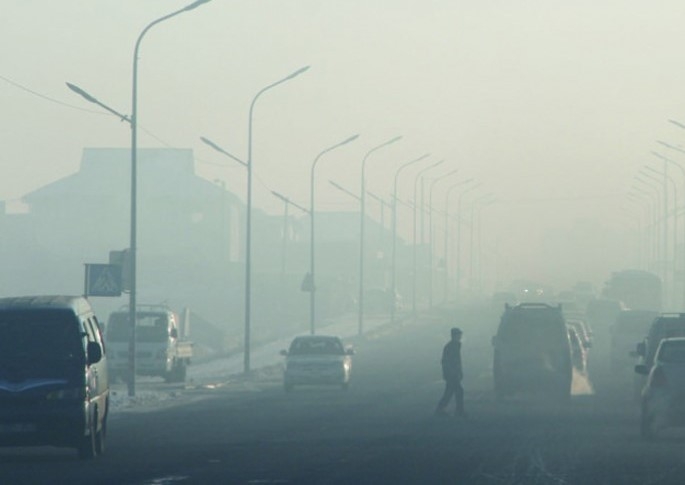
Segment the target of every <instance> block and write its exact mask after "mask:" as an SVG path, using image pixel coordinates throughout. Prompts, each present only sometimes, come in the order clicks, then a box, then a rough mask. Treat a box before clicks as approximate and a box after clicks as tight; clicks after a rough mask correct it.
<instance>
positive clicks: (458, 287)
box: [456, 183, 483, 304]
mask: <svg viewBox="0 0 685 485" xmlns="http://www.w3.org/2000/svg"><path fill="white" fill-rule="evenodd" d="M481 185H483V184H482V183H479V184H476V185H473V186H471V187H469V188H468V189H466V190H464V191H463V192H461V193H460V194H459V198H458V199H457V272H456V277H457V304H460V303H461V302H460V301H459V296H460V293H461V220H462V219H461V207H462V205H461V200H462V198H463V197H464V196H465V195H466V194H468V193H469V192H472V191H474V190H476V189H477V188H479V187H480V186H481Z"/></svg>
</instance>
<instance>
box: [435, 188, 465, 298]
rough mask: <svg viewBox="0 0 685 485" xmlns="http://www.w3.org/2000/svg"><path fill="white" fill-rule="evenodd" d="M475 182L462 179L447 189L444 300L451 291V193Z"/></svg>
mask: <svg viewBox="0 0 685 485" xmlns="http://www.w3.org/2000/svg"><path fill="white" fill-rule="evenodd" d="M471 182H473V179H472V178H470V179H466V180H462V181H461V182H457V183H456V184H454V185H452V186H451V187H450V188H449V189H447V194H445V247H444V248H443V251H444V253H443V257H442V258H443V261H444V262H445V274H444V282H443V302H445V303H446V302H447V295H448V293H449V291H448V284H447V283H448V274H449V264H448V262H447V261H448V260H447V257H448V255H449V251H448V249H449V232H450V231H449V212H450V210H449V207H450V195H451V194H452V192H454V190H455V189H458V188H459V187H462V186H464V185H466V184H470V183H471Z"/></svg>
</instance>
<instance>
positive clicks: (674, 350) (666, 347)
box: [657, 342, 685, 364]
mask: <svg viewBox="0 0 685 485" xmlns="http://www.w3.org/2000/svg"><path fill="white" fill-rule="evenodd" d="M657 360H658V361H659V362H663V363H665V364H685V342H664V343H662V344H661V348H660V349H659V354H658V355H657Z"/></svg>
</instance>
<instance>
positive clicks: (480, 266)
mask: <svg viewBox="0 0 685 485" xmlns="http://www.w3.org/2000/svg"><path fill="white" fill-rule="evenodd" d="M495 201H496V200H495V199H494V198H490V199H488V200H486V201H484V202H483V203H482V204H481V205H480V207H478V211H477V213H476V227H477V228H478V246H477V247H478V254H477V256H476V258H477V259H476V262H477V264H478V278H477V280H476V281H477V288H478V292H479V293H481V292H482V289H483V258H482V256H483V238H482V225H483V224H482V211H483V208H484V207H485V206H488V205H491V204H494V203H495Z"/></svg>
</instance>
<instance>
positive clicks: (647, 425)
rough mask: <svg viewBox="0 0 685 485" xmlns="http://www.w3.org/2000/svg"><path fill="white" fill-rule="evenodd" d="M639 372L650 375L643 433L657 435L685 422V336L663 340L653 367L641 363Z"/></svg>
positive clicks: (644, 394)
mask: <svg viewBox="0 0 685 485" xmlns="http://www.w3.org/2000/svg"><path fill="white" fill-rule="evenodd" d="M635 372H637V373H638V374H640V375H647V376H648V377H647V384H646V385H645V387H644V389H643V391H642V403H641V404H642V406H641V413H640V434H641V435H642V437H643V438H653V437H654V436H656V434H657V433H658V432H659V431H660V430H662V429H664V428H667V427H670V426H685V406H684V405H683V404H684V403H685V338H683V337H674V338H665V339H663V340H661V342H660V343H659V346H658V348H657V351H656V354H655V356H654V365H653V366H652V367H651V369H650V368H649V367H648V366H647V365H646V364H639V365H636V366H635Z"/></svg>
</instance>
